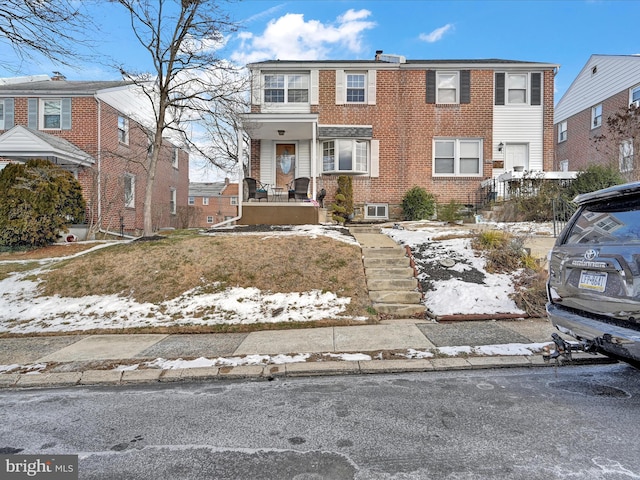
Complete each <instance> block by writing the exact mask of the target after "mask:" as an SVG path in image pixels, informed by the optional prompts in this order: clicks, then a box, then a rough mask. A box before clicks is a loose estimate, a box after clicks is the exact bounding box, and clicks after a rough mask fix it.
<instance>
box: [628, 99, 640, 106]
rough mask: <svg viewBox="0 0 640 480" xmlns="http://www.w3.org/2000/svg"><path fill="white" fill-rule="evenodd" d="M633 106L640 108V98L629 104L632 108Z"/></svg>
mask: <svg viewBox="0 0 640 480" xmlns="http://www.w3.org/2000/svg"><path fill="white" fill-rule="evenodd" d="M632 107H635V108H640V100H636V101H635V102H631V103H630V104H629V108H632Z"/></svg>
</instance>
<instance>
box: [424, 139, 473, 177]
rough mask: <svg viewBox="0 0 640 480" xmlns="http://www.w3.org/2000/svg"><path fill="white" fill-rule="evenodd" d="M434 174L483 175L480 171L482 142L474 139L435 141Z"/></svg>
mask: <svg viewBox="0 0 640 480" xmlns="http://www.w3.org/2000/svg"><path fill="white" fill-rule="evenodd" d="M433 150H434V160H433V173H434V175H435V176H450V175H465V176H479V175H482V172H481V170H480V165H481V164H482V163H481V155H480V152H481V151H482V141H481V140H474V139H447V140H434V149H433Z"/></svg>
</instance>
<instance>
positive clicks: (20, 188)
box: [0, 160, 85, 247]
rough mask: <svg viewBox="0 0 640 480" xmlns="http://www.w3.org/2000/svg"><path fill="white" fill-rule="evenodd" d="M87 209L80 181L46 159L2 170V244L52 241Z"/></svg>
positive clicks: (0, 194) (17, 164) (0, 174)
mask: <svg viewBox="0 0 640 480" xmlns="http://www.w3.org/2000/svg"><path fill="white" fill-rule="evenodd" d="M84 211H85V201H84V199H83V198H82V187H81V186H80V184H79V183H78V181H77V180H76V179H75V178H74V176H73V175H72V174H71V173H70V172H68V171H66V170H63V169H61V168H60V167H58V166H56V165H54V164H52V163H51V162H49V161H47V160H29V161H28V162H27V163H13V164H9V165H7V166H6V167H5V168H4V169H3V170H2V171H1V172H0V245H5V246H10V247H18V246H32V247H35V246H44V245H48V244H50V243H53V242H55V241H56V240H57V238H58V236H59V233H60V231H63V230H64V231H66V225H67V224H69V223H74V222H77V221H81V220H82V219H83V215H84Z"/></svg>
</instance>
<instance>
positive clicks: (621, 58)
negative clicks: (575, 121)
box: [554, 54, 640, 123]
mask: <svg viewBox="0 0 640 480" xmlns="http://www.w3.org/2000/svg"><path fill="white" fill-rule="evenodd" d="M594 69H595V71H594ZM639 84H640V56H639V55H597V54H594V55H591V57H589V60H587V63H585V65H584V67H582V70H580V73H578V75H577V76H576V78H575V79H574V80H573V82H572V83H571V85H570V86H569V88H568V89H567V91H566V92H565V93H564V95H563V96H562V98H561V99H560V100H559V101H558V103H557V104H556V106H555V109H554V123H558V122H561V121H564V120H566V119H567V118H569V117H571V116H573V115H575V114H576V113H579V112H582V111H583V110H586V109H587V108H590V107H592V106H594V105H597V104H599V103H602V102H603V101H604V100H606V99H607V98H610V97H612V96H613V95H615V94H617V93H620V92H622V91H623V90H626V89H629V88H631V87H633V86H635V85H639Z"/></svg>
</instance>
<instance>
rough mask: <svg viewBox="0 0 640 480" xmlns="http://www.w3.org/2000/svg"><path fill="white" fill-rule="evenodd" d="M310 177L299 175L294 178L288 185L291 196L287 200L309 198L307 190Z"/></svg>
mask: <svg viewBox="0 0 640 480" xmlns="http://www.w3.org/2000/svg"><path fill="white" fill-rule="evenodd" d="M309 181H310V178H309V177H298V178H294V179H293V181H292V182H290V183H289V184H288V185H287V187H288V188H289V197H288V198H287V201H289V200H291V199H292V198H293V199H294V200H306V199H307V198H309V197H308V196H307V191H308V190H309Z"/></svg>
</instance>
